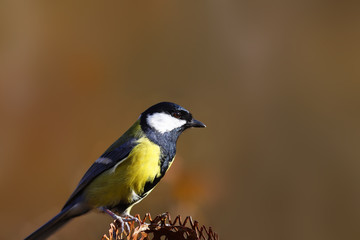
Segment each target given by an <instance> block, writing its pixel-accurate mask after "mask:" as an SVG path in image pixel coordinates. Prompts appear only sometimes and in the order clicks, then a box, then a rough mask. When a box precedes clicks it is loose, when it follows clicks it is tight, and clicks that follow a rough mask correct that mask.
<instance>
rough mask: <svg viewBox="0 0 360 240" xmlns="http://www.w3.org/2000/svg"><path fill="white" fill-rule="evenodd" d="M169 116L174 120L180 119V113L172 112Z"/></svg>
mask: <svg viewBox="0 0 360 240" xmlns="http://www.w3.org/2000/svg"><path fill="white" fill-rule="evenodd" d="M171 116H173V117H174V118H181V113H180V112H173V113H172V114H171Z"/></svg>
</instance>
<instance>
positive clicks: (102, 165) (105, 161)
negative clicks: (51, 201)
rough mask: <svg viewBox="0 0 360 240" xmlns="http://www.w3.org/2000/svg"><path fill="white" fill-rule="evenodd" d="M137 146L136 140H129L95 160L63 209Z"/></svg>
mask: <svg viewBox="0 0 360 240" xmlns="http://www.w3.org/2000/svg"><path fill="white" fill-rule="evenodd" d="M136 145H137V142H136V139H131V140H129V141H127V142H125V143H124V144H122V145H120V146H119V147H117V148H115V149H113V150H112V151H110V152H105V153H104V154H103V155H101V156H100V158H98V160H96V162H95V163H94V164H93V165H91V167H90V168H89V169H88V170H87V171H86V173H85V175H84V176H83V177H82V179H81V180H80V182H79V184H78V186H77V187H76V189H75V191H74V192H73V193H72V194H71V196H70V197H69V199H68V200H67V202H66V203H65V205H64V207H63V209H64V208H65V207H67V206H68V205H70V204H72V203H73V200H75V199H76V198H77V196H78V195H79V194H80V193H81V191H82V190H83V189H84V188H85V187H86V186H87V185H89V183H90V182H91V181H92V180H93V179H95V178H96V177H97V176H99V175H100V174H101V173H103V172H104V171H106V170H108V169H111V168H112V167H114V166H115V165H116V164H118V163H119V162H121V161H123V160H124V159H125V158H126V157H127V156H128V155H129V153H130V152H131V150H132V149H133V148H134V147H135V146H136Z"/></svg>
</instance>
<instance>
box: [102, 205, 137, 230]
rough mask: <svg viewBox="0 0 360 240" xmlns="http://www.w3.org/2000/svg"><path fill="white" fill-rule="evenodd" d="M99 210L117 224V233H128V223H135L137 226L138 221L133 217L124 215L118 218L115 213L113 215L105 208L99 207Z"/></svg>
mask: <svg viewBox="0 0 360 240" xmlns="http://www.w3.org/2000/svg"><path fill="white" fill-rule="evenodd" d="M99 210H100V211H102V212H105V213H107V214H109V215H110V216H111V217H112V218H113V219H114V220H116V221H117V222H118V226H119V232H121V233H122V232H123V231H124V230H125V232H126V233H130V225H129V223H131V222H137V223H138V224H139V225H140V224H141V223H140V220H139V219H138V218H137V217H133V216H131V215H129V214H124V215H122V216H119V215H117V214H115V213H113V212H112V211H110V210H109V209H107V208H104V207H99Z"/></svg>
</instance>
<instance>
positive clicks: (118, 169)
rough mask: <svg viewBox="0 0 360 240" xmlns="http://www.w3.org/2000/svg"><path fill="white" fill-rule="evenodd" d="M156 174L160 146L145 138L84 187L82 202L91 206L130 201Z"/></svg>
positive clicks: (141, 191) (133, 199) (158, 169)
mask: <svg viewBox="0 0 360 240" xmlns="http://www.w3.org/2000/svg"><path fill="white" fill-rule="evenodd" d="M158 176H160V147H159V146H158V145H156V144H154V143H152V142H151V141H150V140H148V139H147V138H145V137H142V138H140V139H139V140H138V144H137V145H136V146H135V147H134V149H133V150H132V151H131V152H130V154H129V156H128V157H127V158H126V159H124V160H123V161H121V162H120V163H119V164H117V165H116V166H114V167H113V168H111V169H109V170H107V171H105V172H103V173H102V174H100V175H99V176H98V177H97V178H96V179H94V180H93V181H92V182H91V183H90V184H89V186H87V187H86V189H85V191H84V194H85V199H86V201H87V202H88V203H89V204H90V205H91V206H93V207H100V206H114V205H116V204H118V203H119V202H122V203H132V202H134V201H136V200H137V199H136V198H138V196H139V195H141V194H142V193H143V192H144V186H145V184H146V182H148V181H150V182H152V181H153V180H154V179H155V177H158Z"/></svg>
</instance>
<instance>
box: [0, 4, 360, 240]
mask: <svg viewBox="0 0 360 240" xmlns="http://www.w3.org/2000/svg"><path fill="white" fill-rule="evenodd" d="M359 43H360V15H359V7H358V3H357V2H356V1H353V2H350V1H321V0H315V1H313V0H312V1H307V0H305V1H300V0H290V1H277V0H275V1H263V0H255V1H249V0H222V1H215V0H208V1H203V0H198V1H179V0H173V1H160V0H157V1H131V3H129V2H125V1H113V2H108V1H107V2H103V1H100V2H98V1H86V2H80V1H56V2H54V1H20V0H19V1H10V0H9V1H6V0H5V1H1V2H0V116H1V117H0V131H1V134H0V189H1V197H0V208H1V218H0V232H1V237H0V238H1V239H21V238H24V237H25V236H26V235H28V234H29V233H31V232H32V231H33V230H35V229H36V228H38V227H39V226H40V225H42V224H43V223H44V222H45V221H47V220H48V219H49V218H51V217H52V216H53V215H55V214H56V213H57V212H58V211H59V210H60V209H61V207H62V206H63V204H64V203H65V201H66V200H67V198H68V196H69V195H70V194H71V192H72V191H73V189H74V188H75V186H76V185H77V183H78V181H79V180H80V178H81V177H82V175H83V173H84V172H85V171H86V170H87V168H88V167H89V166H90V165H91V164H92V162H93V161H94V160H95V159H97V158H98V156H100V155H101V154H102V152H103V151H104V150H105V149H106V148H107V147H108V146H109V145H110V144H111V143H112V142H113V141H114V140H115V139H117V138H118V137H119V136H120V135H121V134H122V133H123V132H124V131H125V130H126V129H127V128H128V127H129V126H130V125H131V124H132V123H133V122H134V121H135V120H136V119H137V117H138V116H139V114H140V113H141V112H142V111H143V110H145V109H146V108H147V107H149V106H150V105H152V104H154V103H157V102H159V101H164V100H167V101H173V102H176V103H178V104H181V105H182V106H184V107H186V108H188V109H190V110H191V111H192V112H193V114H194V116H195V117H196V118H197V119H199V120H201V121H203V122H204V123H206V124H207V126H208V127H207V128H206V129H192V130H189V131H188V132H186V133H185V134H184V135H183V136H182V137H181V138H180V140H179V143H178V154H177V159H176V161H175V163H174V164H173V166H172V168H171V169H170V171H169V172H168V174H167V176H166V177H165V179H164V180H163V181H162V182H161V183H160V184H159V185H158V187H157V188H156V189H155V190H154V191H153V192H152V194H150V195H149V197H148V198H147V199H145V200H144V201H142V202H141V203H140V204H138V205H137V206H135V207H134V208H133V211H132V213H133V214H135V213H140V214H144V213H146V212H150V213H151V214H152V215H156V214H159V213H162V212H165V211H169V212H170V213H171V214H172V216H173V217H175V216H176V215H178V214H181V215H182V216H186V215H191V216H192V217H193V218H194V219H197V220H198V221H200V222H201V223H202V224H205V225H206V226H212V227H213V228H214V229H215V231H217V232H218V233H219V235H220V239H240V240H241V239H247V240H258V239H259V240H260V239H274V240H275V239H277V240H279V239H284V240H285V239H295V240H296V239H307V240H312V239H327V240H328V239H360V174H359V172H360V161H359V157H360V147H359V142H360V127H359V122H360V96H359V93H360V82H359V79H360V67H359V66H360V44H359ZM110 222H111V219H110V217H108V216H106V215H104V214H96V213H91V214H87V215H86V216H82V217H80V218H77V219H75V220H73V221H72V222H70V223H69V224H68V225H66V227H64V228H63V229H61V230H60V231H59V232H58V233H57V234H56V235H54V236H53V237H52V239H75V238H76V237H79V239H101V236H102V235H103V234H104V233H107V230H108V226H109V223H110Z"/></svg>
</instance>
